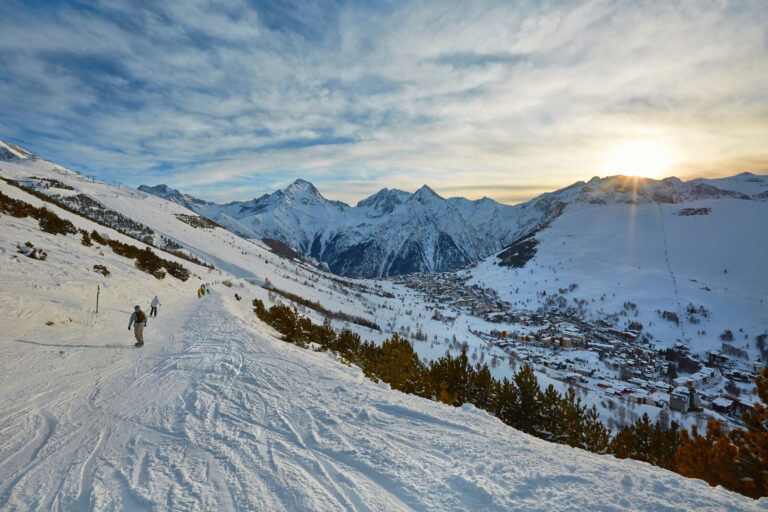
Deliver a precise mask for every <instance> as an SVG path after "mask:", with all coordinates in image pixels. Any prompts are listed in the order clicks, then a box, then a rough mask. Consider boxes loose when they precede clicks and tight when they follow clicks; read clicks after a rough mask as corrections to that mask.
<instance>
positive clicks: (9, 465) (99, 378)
mask: <svg viewBox="0 0 768 512" xmlns="http://www.w3.org/2000/svg"><path fill="white" fill-rule="evenodd" d="M225 292H227V293H225ZM249 306H250V305H249V303H248V301H247V298H246V299H244V300H243V302H236V301H235V300H233V299H231V298H230V293H229V290H227V289H225V288H223V287H222V288H221V289H218V290H216V291H214V293H213V294H212V295H210V296H208V297H205V298H204V299H202V300H198V299H197V298H194V297H189V298H187V297H184V298H178V299H177V300H176V302H173V301H172V300H170V301H168V304H164V305H163V306H162V307H161V308H160V317H159V318H157V319H151V320H150V323H149V325H148V327H147V329H146V331H145V337H146V340H147V344H146V346H145V347H143V348H141V349H135V348H134V347H133V346H132V344H133V336H132V333H129V332H128V331H127V330H126V326H127V322H128V312H127V311H116V310H109V309H107V310H106V311H104V312H102V313H101V315H106V316H107V317H108V318H111V319H113V320H114V321H111V322H109V324H110V325H112V327H104V325H105V322H99V323H97V324H94V326H93V327H92V329H93V330H91V331H89V330H87V329H83V331H82V332H81V333H80V334H77V335H73V334H71V333H70V334H63V335H62V336H60V337H58V336H57V335H55V334H54V335H52V334H45V333H51V332H56V331H55V330H48V331H43V330H41V329H39V328H33V327H30V328H29V329H28V330H27V331H26V332H24V333H23V334H19V335H17V334H16V333H14V335H13V337H12V339H5V337H4V336H3V338H1V339H0V350H1V351H2V353H3V357H2V359H0V376H2V377H0V378H1V383H0V384H1V385H0V509H2V510H93V509H95V510H269V511H273V510H542V511H544V510H546V511H549V510H566V509H567V510H697V511H705V510H768V502H766V501H765V500H762V501H760V502H755V501H752V500H749V499H747V498H744V497H742V496H739V495H736V494H733V493H730V492H727V491H725V490H723V489H722V488H711V487H709V486H708V485H707V484H705V483H704V482H702V481H697V480H689V479H685V478H683V477H681V476H679V475H676V474H674V473H671V472H667V471H664V470H661V469H659V468H655V467H652V466H650V465H647V464H644V463H640V462H635V461H618V460H616V459H614V458H613V457H609V456H597V455H594V454H590V453H587V452H583V451H580V450H576V449H572V448H569V447H565V446H559V445H553V444H549V443H546V442H544V441H540V440H538V439H535V438H533V437H530V436H527V435H524V434H522V433H519V432H517V431H515V430H513V429H511V428H509V427H506V426H505V425H503V424H502V423H501V422H499V421H497V420H496V419H494V418H492V417H490V416H488V415H487V414H485V413H483V412H481V411H478V410H476V409H474V408H473V407H471V406H467V407H464V408H461V409H456V408H452V407H448V406H445V405H442V404H438V403H433V402H429V401H426V400H423V399H419V398H416V397H411V396H407V395H403V394H400V393H397V392H392V391H390V390H389V389H388V387H386V386H382V385H377V384H374V383H372V382H370V381H368V380H367V379H365V378H364V377H363V375H362V373H361V372H360V371H359V370H358V369H356V368H350V367H347V366H344V365H343V364H340V363H339V362H338V361H336V360H335V359H333V358H332V357H331V356H329V355H328V354H325V353H316V352H312V351H308V350H303V349H299V348H297V347H294V346H292V345H289V344H286V343H283V342H281V341H278V340H277V339H276V338H275V337H274V333H273V332H272V331H271V330H270V329H269V328H267V327H265V326H264V325H263V324H261V323H260V322H258V320H257V319H256V318H255V315H253V313H251V312H250V310H249V309H250V307H249ZM5 312H6V313H8V310H5Z"/></svg>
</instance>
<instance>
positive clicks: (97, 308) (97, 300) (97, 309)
mask: <svg viewBox="0 0 768 512" xmlns="http://www.w3.org/2000/svg"><path fill="white" fill-rule="evenodd" d="M100 293H101V286H99V285H96V314H97V315H98V314H99V294H100Z"/></svg>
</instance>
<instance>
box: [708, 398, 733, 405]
mask: <svg viewBox="0 0 768 512" xmlns="http://www.w3.org/2000/svg"><path fill="white" fill-rule="evenodd" d="M712 405H715V406H717V407H730V406H732V405H733V400H728V399H727V398H725V397H722V396H719V397H717V398H715V399H714V400H712Z"/></svg>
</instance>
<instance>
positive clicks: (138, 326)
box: [128, 306, 147, 347]
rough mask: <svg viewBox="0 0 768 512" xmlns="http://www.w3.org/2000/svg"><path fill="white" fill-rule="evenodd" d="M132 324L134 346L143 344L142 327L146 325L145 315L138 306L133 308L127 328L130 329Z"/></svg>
mask: <svg viewBox="0 0 768 512" xmlns="http://www.w3.org/2000/svg"><path fill="white" fill-rule="evenodd" d="M132 325H133V335H134V336H136V343H135V344H134V347H142V346H144V327H145V326H146V325H147V315H145V314H144V312H143V311H142V310H141V308H140V307H139V306H135V307H134V308H133V314H132V315H131V321H130V322H128V330H129V331H130V330H131V326H132Z"/></svg>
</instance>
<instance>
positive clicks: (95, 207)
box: [0, 177, 216, 269]
mask: <svg viewBox="0 0 768 512" xmlns="http://www.w3.org/2000/svg"><path fill="white" fill-rule="evenodd" d="M0 179H1V180H3V181H5V182H6V183H8V184H9V185H13V186H14V187H16V188H20V189H22V190H23V191H24V192H26V193H28V194H31V195H33V196H35V197H36V198H38V199H40V200H41V201H45V202H46V203H50V204H53V205H56V206H58V207H59V208H61V209H62V210H64V211H67V212H69V213H72V214H74V215H77V216H78V217H84V218H86V219H88V220H90V221H91V222H95V223H96V224H100V225H102V226H104V227H105V228H110V229H114V230H115V231H119V232H120V233H122V234H124V235H125V236H127V237H129V238H133V239H134V240H137V241H139V242H141V243H143V244H146V245H149V246H150V247H154V248H156V249H158V250H162V249H160V248H158V247H157V246H156V245H155V244H154V242H153V238H152V236H151V235H152V234H154V231H152V230H151V229H150V228H148V227H147V226H144V225H143V224H140V223H136V222H135V221H133V220H131V219H128V218H127V217H124V216H123V215H122V214H120V213H118V212H115V211H114V210H110V209H108V208H105V207H104V205H102V204H101V203H99V202H97V201H94V200H93V199H91V198H90V197H88V196H85V195H83V194H79V196H78V197H81V200H82V201H84V200H86V199H87V200H88V201H89V203H88V205H89V206H90V207H88V208H83V210H82V211H80V210H77V209H76V208H73V207H72V206H70V205H68V204H66V203H65V202H62V201H57V200H56V199H54V198H52V197H51V196H48V195H46V194H43V193H42V192H39V191H37V190H35V189H32V188H28V187H25V186H23V185H22V184H21V183H19V182H18V181H16V180H11V179H7V178H3V177H0ZM35 179H40V178H35ZM82 198H84V199H82ZM23 204H27V203H23ZM80 206H83V205H80ZM98 211H101V212H102V213H103V212H109V213H111V214H114V215H115V216H118V217H119V218H122V219H125V220H126V222H133V223H134V224H136V226H138V228H135V229H138V230H139V231H140V232H141V233H144V232H146V233H147V235H145V236H142V237H141V238H139V237H138V236H136V235H135V234H134V233H132V232H130V231H128V230H126V229H125V225H123V224H121V223H119V222H118V223H117V224H108V223H107V222H106V220H108V219H104V218H102V217H100V216H99V215H97V214H96V213H94V212H98ZM165 252H168V253H170V254H173V255H174V256H176V257H177V258H180V259H183V260H187V261H189V262H190V263H194V264H196V265H200V266H203V267H207V268H210V269H214V268H216V267H214V266H213V264H211V263H206V262H204V261H201V260H200V259H198V258H197V257H195V256H193V255H190V254H187V253H185V252H182V251H178V250H165Z"/></svg>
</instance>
